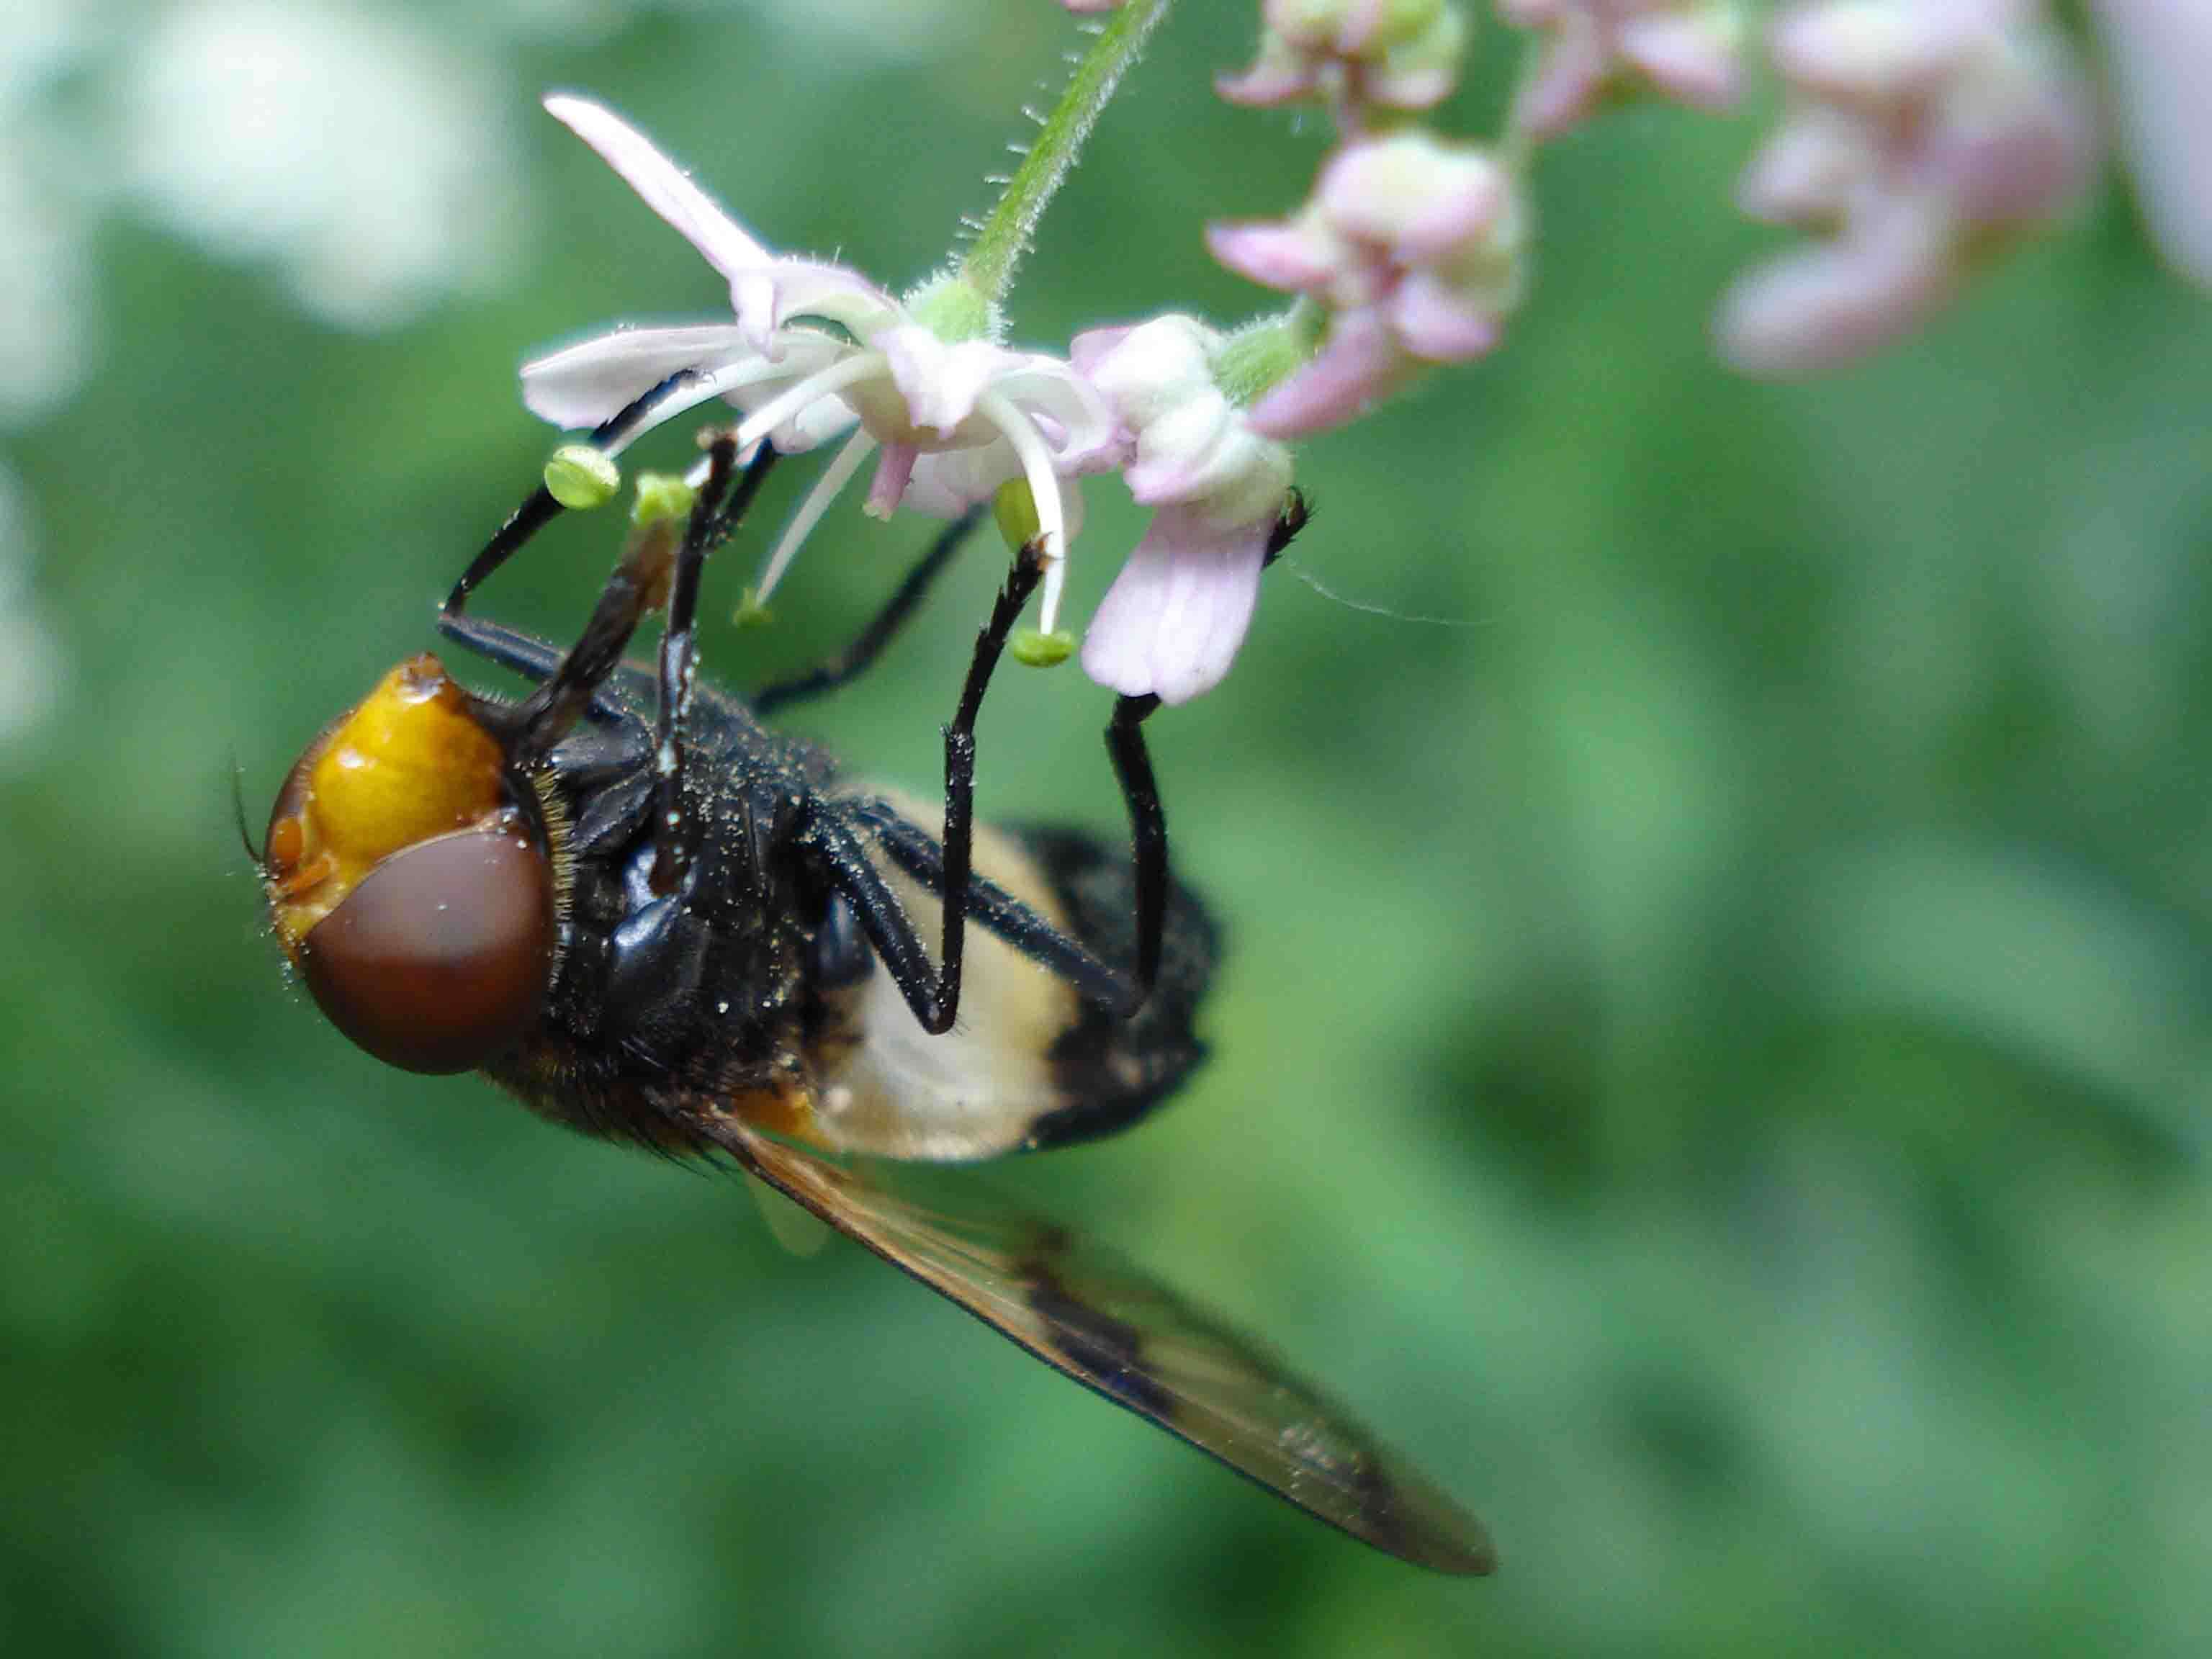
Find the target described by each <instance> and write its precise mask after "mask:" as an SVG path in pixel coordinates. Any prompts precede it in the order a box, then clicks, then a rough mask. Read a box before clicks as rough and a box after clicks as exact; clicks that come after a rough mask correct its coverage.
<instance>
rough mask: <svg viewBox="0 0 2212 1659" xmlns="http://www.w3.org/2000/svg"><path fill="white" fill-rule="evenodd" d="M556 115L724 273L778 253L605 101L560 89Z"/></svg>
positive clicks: (550, 108)
mask: <svg viewBox="0 0 2212 1659" xmlns="http://www.w3.org/2000/svg"><path fill="white" fill-rule="evenodd" d="M545 108H546V110H547V112H549V113H550V114H551V115H552V117H553V118H555V119H556V120H557V121H559V122H560V123H561V124H562V125H564V126H566V127H567V128H568V130H569V131H571V132H573V133H574V134H575V135H576V136H577V137H579V138H581V139H582V140H583V141H584V142H585V143H587V144H589V145H590V146H591V147H592V149H595V150H597V151H598V152H599V155H600V156H601V157H602V158H603V159H604V160H605V161H606V164H607V165H608V166H609V167H612V168H613V169H614V170H615V171H616V172H617V173H619V174H621V175H622V179H623V183H625V184H627V185H629V187H630V188H631V189H632V190H634V191H636V192H637V193H638V195H639V196H640V197H642V198H643V200H644V202H645V204H646V205H647V207H649V208H651V209H652V210H653V211H654V212H655V213H657V214H659V216H661V217H662V218H663V219H665V220H666V221H667V222H669V223H670V224H671V225H673V226H674V227H675V228H677V229H678V231H679V232H681V233H682V234H683V236H684V240H686V241H688V242H690V244H691V246H694V247H696V248H697V249H698V250H699V252H702V254H704V255H706V257H707V263H708V264H711V265H712V266H714V269H715V270H719V271H720V272H721V273H722V274H723V275H724V276H735V275H736V274H737V273H738V271H740V270H744V268H745V267H746V266H748V265H759V264H767V263H768V262H769V260H770V259H771V258H774V257H775V256H774V255H773V254H771V253H770V252H769V250H768V249H767V248H766V247H764V246H762V245H761V244H760V243H759V242H758V241H757V240H754V238H753V236H752V234H751V233H750V232H749V231H747V230H746V229H745V228H744V226H743V225H741V224H739V223H738V222H737V221H736V220H735V219H732V217H731V216H729V214H728V213H726V212H725V211H724V210H723V209H722V206H721V204H720V203H718V202H717V201H715V200H714V197H711V196H709V195H708V194H707V192H706V191H703V190H702V189H700V188H699V186H698V185H695V184H693V183H692V182H691V179H690V175H689V174H687V173H685V172H684V169H683V168H681V167H678V166H677V165H676V163H675V162H673V161H670V160H669V159H668V158H667V157H666V156H665V155H662V154H661V153H660V152H659V150H657V149H654V148H653V143H652V141H651V140H650V139H648V138H647V137H646V136H645V135H644V134H643V133H641V132H640V131H637V130H636V129H635V127H633V126H631V125H629V123H628V122H627V121H625V120H623V118H622V117H621V116H619V115H617V114H616V113H615V112H613V111H612V110H611V109H609V108H607V107H606V106H605V105H604V104H596V103H593V102H592V100H589V99H587V98H575V97H571V96H569V95H568V94H564V93H556V94H554V95H553V96H551V97H550V98H548V99H546V100H545Z"/></svg>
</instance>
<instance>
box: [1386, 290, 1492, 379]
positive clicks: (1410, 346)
mask: <svg viewBox="0 0 2212 1659" xmlns="http://www.w3.org/2000/svg"><path fill="white" fill-rule="evenodd" d="M1389 306H1390V321H1391V322H1392V324H1393V325H1395V327H1396V329H1397V331H1398V337H1399V338H1401V340H1403V341H1404V342H1405V343H1406V349H1407V350H1408V351H1410V352H1412V353H1413V355H1414V356H1416V357H1420V358H1424V359H1425V360H1426V361H1428V362H1432V363H1462V362H1468V360H1469V359H1471V358H1474V357H1480V356H1484V355H1486V353H1488V352H1491V351H1494V350H1496V349H1497V348H1498V339H1499V337H1500V336H1501V334H1502V333H1503V329H1502V327H1501V325H1500V323H1499V321H1498V313H1496V312H1494V311H1491V310H1487V309H1486V308H1484V307H1479V306H1477V305H1475V304H1474V302H1473V301H1470V300H1468V298H1467V297H1466V296H1465V295H1462V294H1459V293H1456V292H1455V291H1454V290H1453V289H1451V288H1450V287H1449V285H1448V284H1446V283H1443V281H1441V280H1440V279H1439V278H1438V277H1437V276H1436V274H1435V273H1434V272H1432V271H1428V270H1415V271H1411V272H1408V273H1407V277H1406V280H1405V281H1404V282H1402V283H1400V284H1399V285H1398V289H1397V292H1395V294H1393V295H1391V296H1390V301H1389Z"/></svg>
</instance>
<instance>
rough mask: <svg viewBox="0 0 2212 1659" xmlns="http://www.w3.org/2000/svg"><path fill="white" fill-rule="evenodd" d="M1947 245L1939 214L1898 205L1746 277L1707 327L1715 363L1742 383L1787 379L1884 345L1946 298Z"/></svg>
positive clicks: (1951, 267)
mask: <svg viewBox="0 0 2212 1659" xmlns="http://www.w3.org/2000/svg"><path fill="white" fill-rule="evenodd" d="M1949 239H1950V230H1949V221H1948V218H1947V217H1946V216H1945V215H1944V214H1943V213H1942V211H1941V210H1939V209H1937V208H1935V207H1933V206H1930V205H1928V204H1895V205H1893V208H1892V209H1891V210H1890V211H1888V212H1887V213H1885V214H1884V215H1883V216H1882V217H1881V220H1880V221H1879V222H1875V223H1874V224H1871V225H1862V226H1859V227H1857V228H1855V229H1854V230H1853V232H1852V234H1850V236H1849V237H1845V238H1838V239H1837V240H1832V241H1827V242H1822V243H1819V244H1816V245H1815V246H1811V247H1807V248H1801V249H1798V250H1796V251H1793V252H1789V253H1784V254H1783V255H1781V256H1779V257H1778V258H1775V259H1772V260H1771V261H1769V262H1768V263H1767V264H1764V265H1760V266H1759V267H1757V268H1756V269H1754V270H1750V271H1748V272H1747V273H1746V274H1745V275H1743V276H1740V277H1738V278H1737V279H1736V281H1735V283H1734V285H1733V286H1731V287H1730V288H1729V291H1728V292H1727V293H1726V294H1725V295H1723V296H1722V299H1721V305H1720V309H1719V311H1718V313H1717V314H1716V315H1715V317H1714V319H1713V334H1714V338H1715V342H1716V343H1717V346H1718V348H1719V350H1720V354H1721V356H1722V357H1723V359H1725V360H1726V361H1727V362H1728V363H1729V365H1730V366H1731V367H1732V368H1735V369H1737V370H1739V371H1741V373H1743V374H1751V375H1755V376H1758V377H1759V378H1761V379H1771V380H1789V379H1795V378H1796V377H1798V376H1801V375H1805V374H1815V373H1817V372H1819V371H1820V370H1821V369H1825V368H1833V367H1835V366H1836V365H1837V364H1839V363H1844V362H1850V360H1851V359H1853V358H1856V357H1862V356H1866V355H1867V354H1868V353H1869V352H1870V351H1873V350H1875V349H1876V348H1878V347H1881V346H1883V345H1886V344H1887V343H1889V342H1890V341H1892V340H1893V339H1895V338H1897V337H1899V336H1901V335H1903V334H1905V333H1907V332H1909V331H1911V330H1912V329H1913V328H1915V327H1917V326H1918V325H1920V324H1921V323H1922V322H1923V321H1924V320H1925V319H1927V318H1928V316H1929V314H1930V313H1933V312H1934V311H1936V309H1937V308H1938V307H1940V306H1941V305H1942V303H1943V301H1945V300H1947V299H1948V298H1949V297H1950V295H1951V293H1952V291H1953V289H1954V286H1955V283H1956V278H1957V275H1958V272H1957V270H1956V267H1955V264H1954V261H1953V259H1952V258H1951V257H1950V247H1949Z"/></svg>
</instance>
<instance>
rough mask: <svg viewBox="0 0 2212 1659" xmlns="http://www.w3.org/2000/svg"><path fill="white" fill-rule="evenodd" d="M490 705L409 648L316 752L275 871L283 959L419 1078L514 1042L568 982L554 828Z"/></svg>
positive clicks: (286, 795) (317, 995)
mask: <svg viewBox="0 0 2212 1659" xmlns="http://www.w3.org/2000/svg"><path fill="white" fill-rule="evenodd" d="M484 709H485V705H483V704H482V703H480V702H478V701H477V699H476V698H474V697H472V696H471V695H470V694H469V693H468V692H467V691H465V690H463V689H462V688H461V686H460V685H459V684H457V683H455V682H454V681H453V679H452V678H450V677H449V676H448V675H447V672H446V671H445V668H444V666H443V665H441V663H440V662H439V661H438V659H436V658H435V657H433V656H429V655H427V654H426V655H421V656H416V657H413V658H410V659H408V660H407V661H405V662H403V663H401V664H400V665H398V667H396V668H394V669H393V670H392V671H391V672H390V673H388V674H386V676H385V677H384V678H383V679H382V680H381V681H380V683H379V684H378V685H377V687H376V689H375V690H374V691H372V692H370V693H369V695H368V696H367V697H366V698H364V699H363V700H362V702H360V703H359V704H358V705H356V707H355V708H353V709H352V710H351V711H349V713H347V714H345V715H343V716H342V717H341V718H340V719H339V720H337V721H335V722H333V723H332V724H331V726H328V727H327V728H325V730H324V732H322V734H321V735H320V736H319V737H318V738H316V739H315V741H314V742H313V744H310V745H309V746H308V748H307V752H306V753H305V754H304V755H302V756H301V757H300V759H299V761H298V763H296V764H295V766H294V767H293V768H292V769H291V771H290V773H289V775H287V776H286V778H285V780H284V784H283V787H282V788H281V789H280V790H279V791H278V792H277V795H276V805H275V807H274V808H273V809H272V810H271V811H270V818H269V836H268V840H267V842H266V843H265V845H264V849H263V854H262V858H261V877H262V883H263V886H264V890H265V892H266V895H267V897H268V902H269V908H270V917H271V920H272V921H274V923H275V925H276V936H277V938H278V939H279V940H280V941H281V942H282V943H283V947H284V951H285V954H286V955H287V956H288V957H290V959H291V961H292V963H293V965H294V966H295V968H296V969H298V971H299V974H300V976H301V979H302V980H304V981H306V983H307V989H308V992H309V993H310V994H312V995H313V998H314V1000H315V1003H316V1006H318V1007H319V1008H320V1009H321V1010H322V1011H323V1013H324V1015H325V1017H326V1018H328V1019H329V1020H330V1021H331V1024H334V1025H336V1026H337V1028H338V1030H341V1031H343V1033H344V1034H345V1035H346V1036H348V1037H349V1038H351V1039H352V1040H353V1042H355V1043H356V1044H358V1045H359V1046H360V1047H361V1048H364V1049H366V1050H368V1053H370V1054H374V1056H376V1058H378V1059H379V1060H384V1061H386V1063H387V1064H390V1065H392V1066H400V1067H402V1068H403V1069H404V1070H407V1071H410V1072H426V1073H446V1072H465V1071H470V1070H473V1069H475V1068H476V1067H477V1066H483V1065H484V1064H486V1063H488V1062H489V1061H490V1060H495V1059H496V1058H497V1057H498V1056H500V1055H501V1054H504V1053H506V1052H507V1051H508V1050H510V1049H512V1048H514V1047H515V1046H516V1044H517V1043H519V1042H520V1041H521V1040H522V1039H523V1037H524V1036H526V1034H527V1033H528V1031H529V1030H530V1029H531V1028H532V1024H534V1023H535V1022H536V1021H537V1020H538V1018H539V1016H540V1014H541V1013H542V1011H543V1009H544V1003H545V999H546V993H547V987H548V986H549V985H550V981H551V979H552V974H553V969H554V963H555V953H556V941H557V939H558V938H559V933H560V927H559V921H560V908H561V906H560V894H559V886H560V884H559V883H558V882H557V881H556V857H555V854H554V850H553V842H554V839H555V837H554V836H552V835H551V834H550V832H549V829H548V823H549V815H548V811H547V808H546V804H545V803H544V802H542V801H541V800H540V799H538V794H537V792H536V791H535V789H534V788H533V787H532V782H531V780H530V777H529V776H528V775H526V773H525V771H524V769H522V768H521V767H520V766H519V765H517V764H516V763H515V762H514V760H513V757H512V755H511V753H510V751H509V749H508V747H507V744H506V743H505V742H504V741H503V740H502V738H501V737H500V736H498V735H496V734H495V731H494V730H493V729H492V726H490V725H489V724H488V723H487V721H486V720H484V718H483V713H484Z"/></svg>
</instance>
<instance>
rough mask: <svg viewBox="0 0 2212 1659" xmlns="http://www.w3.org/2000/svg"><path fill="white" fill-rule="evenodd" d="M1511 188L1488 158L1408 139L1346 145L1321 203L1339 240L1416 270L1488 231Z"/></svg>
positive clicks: (1320, 192)
mask: <svg viewBox="0 0 2212 1659" xmlns="http://www.w3.org/2000/svg"><path fill="white" fill-rule="evenodd" d="M1509 188H1510V187H1509V185H1508V184H1507V182H1506V178H1505V173H1504V169H1503V168H1501V167H1498V165H1497V164H1496V163H1495V162H1493V161H1491V160H1490V159H1489V158H1488V157H1487V156H1484V155H1476V154H1474V152H1472V151H1468V150H1449V149H1443V147H1442V146H1440V145H1437V144H1436V143H1432V142H1430V141H1428V140H1425V139H1423V138H1419V137H1410V136H1409V137H1399V138H1383V139H1376V140H1370V141H1367V142H1364V143H1354V144H1348V145H1346V147H1345V148H1344V149H1341V150H1340V151H1338V152H1337V154H1336V155H1335V156H1334V158H1333V159H1332V160H1331V161H1329V163H1328V166H1327V167H1323V168H1322V174H1321V179H1320V180H1319V182H1318V183H1317V184H1316V185H1315V188H1314V196H1315V199H1316V201H1318V202H1319V203H1320V204H1321V205H1322V210H1323V211H1324V212H1326V213H1327V214H1328V219H1329V222H1330V224H1331V225H1333V226H1334V228H1336V229H1337V231H1338V232H1339V233H1340V234H1343V235H1346V236H1352V237H1357V238H1358V239H1359V240H1362V241H1366V242H1374V243H1378V244H1381V245H1383V246H1387V247H1389V250H1390V252H1391V255H1392V257H1393V258H1396V259H1399V260H1401V261H1403V262H1409V263H1410V262H1411V261H1413V260H1417V259H1430V258H1435V257H1436V256H1437V255H1438V254H1440V253H1442V252H1444V251H1445V250H1446V249H1448V248H1451V247H1455V246H1459V245H1460V244H1462V243H1464V242H1467V241H1470V240H1473V239H1474V238H1475V237H1477V236H1480V235H1481V234H1483V233H1484V232H1486V231H1487V230H1488V229H1489V228H1491V226H1492V225H1493V224H1495V223H1496V222H1497V221H1498V215H1499V214H1500V213H1501V212H1502V211H1503V210H1504V207H1505V203H1506V197H1507V194H1508V191H1509Z"/></svg>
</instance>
